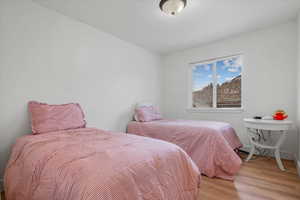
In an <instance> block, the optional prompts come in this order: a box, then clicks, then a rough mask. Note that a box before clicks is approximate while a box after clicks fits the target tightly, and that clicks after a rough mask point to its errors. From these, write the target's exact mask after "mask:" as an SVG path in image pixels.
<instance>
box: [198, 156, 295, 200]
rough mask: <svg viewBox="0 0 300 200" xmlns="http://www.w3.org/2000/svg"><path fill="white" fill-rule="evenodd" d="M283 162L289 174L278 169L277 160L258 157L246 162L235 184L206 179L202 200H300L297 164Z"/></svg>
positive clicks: (203, 180)
mask: <svg viewBox="0 0 300 200" xmlns="http://www.w3.org/2000/svg"><path fill="white" fill-rule="evenodd" d="M241 157H243V158H245V157H246V155H245V154H241ZM283 163H284V166H285V167H286V168H287V170H286V171H285V172H282V171H280V170H279V169H278V167H277V165H276V161H275V160H274V159H273V158H268V157H256V158H255V159H254V160H251V161H249V162H247V163H245V162H244V163H243V165H242V168H241V170H240V171H239V173H238V175H237V177H236V179H235V181H234V182H231V181H224V180H221V179H211V178H207V177H204V176H202V184H201V189H200V195H199V200H200V199H201V200H237V199H242V200H248V199H249V200H269V199H270V200H271V199H272V200H300V177H299V176H298V174H297V170H296V166H295V163H294V162H293V161H287V160H283Z"/></svg>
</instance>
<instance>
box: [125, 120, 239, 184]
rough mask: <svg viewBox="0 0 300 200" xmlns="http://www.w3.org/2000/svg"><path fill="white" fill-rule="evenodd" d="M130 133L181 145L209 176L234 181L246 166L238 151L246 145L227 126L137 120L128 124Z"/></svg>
mask: <svg viewBox="0 0 300 200" xmlns="http://www.w3.org/2000/svg"><path fill="white" fill-rule="evenodd" d="M127 132H128V133H131V134H136V135H140V136H146V137H151V138H156V139H161V140H165V141H168V142H171V143H174V144H177V145H178V146H180V147H181V148H182V149H183V150H185V151H186V152H187V154H188V155H189V156H190V157H191V158H192V159H193V160H194V162H195V163H196V164H197V166H198V167H199V169H200V171H201V172H202V173H203V174H205V175H207V176H208V177H219V178H223V179H227V180H233V179H234V175H235V174H236V173H237V172H238V171H239V169H240V166H241V163H242V161H241V159H240V157H239V156H238V155H237V154H236V153H235V151H234V149H236V148H239V147H241V146H242V144H241V142H240V140H239V138H238V137H237V135H236V133H235V131H234V129H233V128H232V127H231V125H230V124H227V123H223V122H211V121H191V120H158V121H151V122H143V123H142V122H136V121H133V122H130V123H129V124H128V127H127Z"/></svg>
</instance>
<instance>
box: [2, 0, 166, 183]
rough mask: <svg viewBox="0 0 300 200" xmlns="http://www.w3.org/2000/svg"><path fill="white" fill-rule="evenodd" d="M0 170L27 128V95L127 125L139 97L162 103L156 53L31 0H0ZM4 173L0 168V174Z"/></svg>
mask: <svg viewBox="0 0 300 200" xmlns="http://www.w3.org/2000/svg"><path fill="white" fill-rule="evenodd" d="M0 30H1V31H0V108H1V112H0V141H1V143H0V173H1V172H2V170H3V167H4V163H5V161H6V159H7V157H8V152H9V149H10V145H11V144H12V143H13V142H14V141H15V139H16V138H17V137H18V136H20V135H24V134H27V133H29V132H30V127H29V119H28V113H27V102H28V101H29V100H38V101H42V102H49V103H55V104H60V103H67V102H79V103H80V104H81V105H82V107H83V109H84V111H85V113H86V119H87V122H88V126H89V127H98V128H103V129H111V130H117V131H125V127H126V123H127V122H128V121H129V120H130V119H131V116H132V111H133V106H134V104H135V103H136V102H138V101H142V100H148V101H152V102H155V103H157V104H159V103H160V97H161V95H160V94H161V92H160V84H161V83H160V75H161V60H160V57H159V56H157V55H154V54H152V53H151V52H148V51H146V50H144V49H142V48H139V47H137V46H134V45H132V44H129V43H127V42H124V41H122V40H119V39H117V38H115V37H113V36H111V35H108V34H106V33H103V32H100V31H98V30H96V29H94V28H92V27H90V26H88V25H85V24H82V23H80V22H77V21H74V20H72V19H70V18H68V17H65V16H62V15H60V14H58V13H56V12H53V11H50V10H48V9H46V8H43V7H40V6H39V5H37V4H35V3H32V2H31V1H29V0H0ZM1 176H2V173H1V174H0V178H1Z"/></svg>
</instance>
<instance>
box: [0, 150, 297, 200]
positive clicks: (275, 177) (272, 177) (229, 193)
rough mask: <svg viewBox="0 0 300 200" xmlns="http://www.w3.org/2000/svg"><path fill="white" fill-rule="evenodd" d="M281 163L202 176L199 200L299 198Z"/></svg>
mask: <svg viewBox="0 0 300 200" xmlns="http://www.w3.org/2000/svg"><path fill="white" fill-rule="evenodd" d="M241 156H242V157H245V154H241ZM283 163H284V165H285V167H286V168H287V171H285V172H282V171H280V170H279V169H278V167H277V165H276V162H275V160H274V159H273V158H267V157H256V158H255V159H254V160H251V161H249V162H247V163H243V166H242V168H241V170H240V172H239V173H238V175H237V177H236V179H235V181H234V182H231V181H225V180H221V179H211V178H207V177H205V176H202V184H201V189H200V193H199V198H198V200H248V199H249V200H300V177H299V176H298V175H297V170H296V166H295V164H294V162H293V161H287V160H283ZM1 195H2V200H3V199H4V194H3V193H2V194H1Z"/></svg>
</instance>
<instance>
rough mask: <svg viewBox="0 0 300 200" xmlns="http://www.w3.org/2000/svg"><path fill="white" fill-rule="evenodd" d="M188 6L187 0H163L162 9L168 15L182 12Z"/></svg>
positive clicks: (161, 2) (160, 4)
mask: <svg viewBox="0 0 300 200" xmlns="http://www.w3.org/2000/svg"><path fill="white" fill-rule="evenodd" d="M185 6H186V0H161V1H160V3H159V7H160V9H161V10H162V11H163V12H165V13H167V14H168V15H176V14H178V13H180V12H181V11H182V10H183V9H184V8H185Z"/></svg>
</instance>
